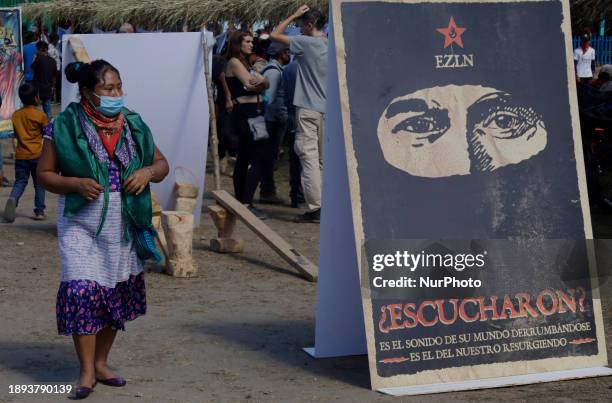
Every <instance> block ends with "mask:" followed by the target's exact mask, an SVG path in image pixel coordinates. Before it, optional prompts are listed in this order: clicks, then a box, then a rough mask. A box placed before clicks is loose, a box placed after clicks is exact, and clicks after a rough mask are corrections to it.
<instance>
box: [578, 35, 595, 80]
mask: <svg viewBox="0 0 612 403" xmlns="http://www.w3.org/2000/svg"><path fill="white" fill-rule="evenodd" d="M580 41H581V44H580V47H578V48H576V49H575V50H574V66H575V67H576V80H577V81H578V82H579V83H582V84H589V83H590V82H591V80H592V79H593V72H594V71H595V49H593V48H592V47H591V32H590V31H589V30H588V29H585V30H584V32H583V33H582V36H581V37H580Z"/></svg>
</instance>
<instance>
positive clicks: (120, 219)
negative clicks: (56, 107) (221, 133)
mask: <svg viewBox="0 0 612 403" xmlns="http://www.w3.org/2000/svg"><path fill="white" fill-rule="evenodd" d="M65 74H66V78H67V79H68V81H70V82H72V83H77V82H78V84H79V92H80V95H81V101H80V102H79V103H76V102H73V103H71V104H70V105H68V107H67V108H66V110H65V111H63V112H62V113H60V114H59V115H58V116H57V117H56V118H55V120H54V122H53V124H52V125H49V126H48V127H47V128H46V129H45V133H44V138H45V141H44V144H43V152H42V156H41V158H40V162H39V164H38V177H39V180H40V183H41V184H42V185H43V186H44V187H45V188H46V189H47V190H48V191H50V192H53V193H57V194H59V195H60V197H59V200H58V209H57V228H58V239H59V251H60V260H61V283H60V286H59V290H58V293H57V304H56V307H57V328H58V332H59V333H60V334H62V335H72V338H73V340H74V345H75V348H76V352H77V355H78V358H79V363H80V375H79V381H78V384H77V387H76V397H77V398H85V397H87V396H88V395H89V394H90V393H91V392H92V391H93V387H94V386H95V385H96V383H97V382H99V383H102V384H105V385H108V386H117V387H118V386H124V385H125V383H126V382H125V380H124V379H123V378H121V377H119V376H117V375H116V374H114V373H113V372H111V370H110V369H109V367H108V356H109V352H110V349H111V347H112V345H113V341H114V340H115V336H116V334H117V330H118V329H121V330H125V327H124V325H125V322H127V321H130V320H133V319H136V318H137V317H138V316H140V315H144V314H145V312H146V298H145V283H144V276H143V263H142V262H143V260H144V259H146V258H149V257H152V256H155V257H157V251H156V250H155V246H154V243H153V237H154V231H153V230H152V225H151V192H150V189H149V183H150V182H160V181H162V180H163V179H164V178H165V177H166V175H167V174H168V163H167V161H166V159H165V157H164V156H163V155H162V153H161V152H160V151H159V150H158V149H157V147H155V144H154V142H153V137H152V135H151V131H150V129H149V128H148V127H147V125H146V124H145V123H144V122H143V121H142V119H141V117H140V115H138V114H137V113H135V112H132V111H130V110H129V109H127V108H125V107H124V106H123V91H122V83H121V77H120V75H119V71H118V70H117V69H116V68H115V67H113V66H112V65H111V64H109V63H108V62H106V61H104V60H96V61H94V62H92V63H91V64H85V63H72V64H70V65H68V66H67V67H66V70H65Z"/></svg>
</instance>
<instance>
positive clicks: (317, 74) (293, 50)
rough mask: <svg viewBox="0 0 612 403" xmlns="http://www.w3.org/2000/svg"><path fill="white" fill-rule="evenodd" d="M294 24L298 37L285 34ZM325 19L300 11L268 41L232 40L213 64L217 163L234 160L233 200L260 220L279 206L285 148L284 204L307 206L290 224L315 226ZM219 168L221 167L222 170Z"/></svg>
mask: <svg viewBox="0 0 612 403" xmlns="http://www.w3.org/2000/svg"><path fill="white" fill-rule="evenodd" d="M293 23H296V25H297V26H298V27H299V28H300V31H301V35H295V36H288V35H286V34H285V31H286V30H287V28H288V27H289V25H290V24H293ZM325 24H326V16H325V15H324V14H323V13H321V12H320V11H318V10H311V9H309V8H308V7H307V6H302V7H300V8H299V9H298V10H297V11H296V12H295V13H294V14H292V15H291V16H289V17H288V18H287V19H285V20H284V21H282V22H281V23H280V24H279V25H278V26H277V27H276V28H275V29H274V30H272V32H271V33H270V34H269V35H266V34H259V35H257V36H255V35H254V34H253V33H251V32H244V31H235V32H232V33H230V35H229V40H228V41H227V46H226V49H222V50H221V51H220V52H219V53H218V54H217V55H216V56H215V57H214V60H213V82H214V83H215V89H216V91H215V94H216V95H215V104H216V107H217V127H218V132H219V140H220V142H219V143H220V146H219V156H220V158H222V159H223V160H224V161H227V160H229V159H231V158H232V157H235V167H234V172H233V182H234V194H235V197H236V198H237V199H238V200H239V201H240V202H242V203H243V204H245V205H247V206H248V208H249V209H250V210H251V211H252V212H253V213H254V214H255V215H256V216H257V217H259V218H260V219H265V218H266V214H265V213H264V212H263V211H261V210H260V208H258V207H255V205H254V202H253V200H254V195H255V193H256V191H257V188H258V187H259V189H260V192H259V199H258V200H259V203H270V204H282V203H284V199H283V198H282V197H281V196H280V195H279V194H278V193H277V187H276V184H275V180H274V171H275V167H276V166H277V165H278V164H277V162H278V158H279V156H280V155H281V149H282V147H281V146H282V145H283V144H285V142H286V143H287V144H288V146H289V147H288V148H289V177H290V180H289V184H290V192H289V198H290V204H291V206H292V207H299V206H300V204H302V203H306V207H307V211H306V212H305V213H304V214H301V215H298V216H297V217H296V219H295V221H296V222H319V221H320V215H321V170H322V162H323V158H322V151H323V147H322V144H323V142H322V140H323V126H324V122H325V100H326V98H325V72H326V63H327V36H326V34H325V32H324V31H323V28H324V26H325ZM224 165H225V164H224Z"/></svg>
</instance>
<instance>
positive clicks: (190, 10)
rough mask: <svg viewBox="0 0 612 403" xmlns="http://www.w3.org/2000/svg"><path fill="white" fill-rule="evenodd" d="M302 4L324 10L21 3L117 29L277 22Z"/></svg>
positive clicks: (76, 0) (119, 1)
mask: <svg viewBox="0 0 612 403" xmlns="http://www.w3.org/2000/svg"><path fill="white" fill-rule="evenodd" d="M302 4H308V5H309V6H311V7H315V8H318V9H320V10H327V0H85V1H84V0H56V1H51V2H45V3H29V4H24V5H22V7H23V12H24V15H25V17H26V18H29V19H37V18H45V19H50V20H52V21H62V20H66V19H68V20H74V21H79V23H80V24H81V25H82V26H83V27H85V28H89V27H91V26H93V25H95V26H97V27H99V28H102V29H104V28H117V27H119V26H120V25H121V24H122V23H123V22H125V21H130V22H132V23H133V24H136V25H138V26H141V27H144V28H150V29H153V28H161V29H166V30H175V29H176V27H177V26H182V25H183V24H184V23H185V22H187V25H188V26H189V27H190V28H192V29H194V28H196V29H197V28H199V27H201V26H202V25H203V24H206V23H210V22H220V21H273V22H275V21H280V20H281V19H283V18H286V17H287V16H288V15H289V14H291V13H293V12H294V11H295V10H296V9H297V8H298V7H299V6H301V5H302Z"/></svg>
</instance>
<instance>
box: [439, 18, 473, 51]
mask: <svg viewBox="0 0 612 403" xmlns="http://www.w3.org/2000/svg"><path fill="white" fill-rule="evenodd" d="M436 31H438V32H439V33H441V34H442V35H444V49H446V48H448V47H449V46H450V45H452V44H453V43H456V44H457V45H459V46H461V47H463V40H461V34H463V33H464V32H465V31H467V28H459V27H458V26H457V24H455V19H454V18H453V17H452V16H451V17H450V21H449V22H448V27H447V28H436Z"/></svg>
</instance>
